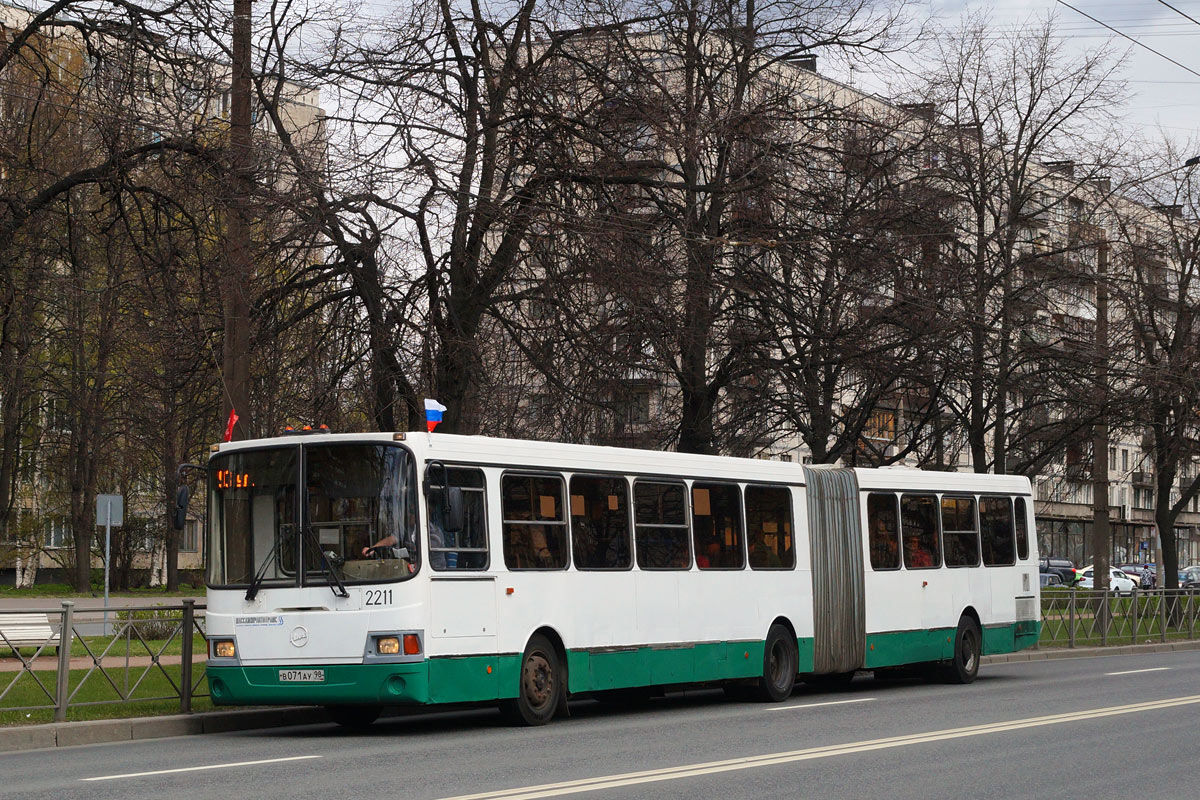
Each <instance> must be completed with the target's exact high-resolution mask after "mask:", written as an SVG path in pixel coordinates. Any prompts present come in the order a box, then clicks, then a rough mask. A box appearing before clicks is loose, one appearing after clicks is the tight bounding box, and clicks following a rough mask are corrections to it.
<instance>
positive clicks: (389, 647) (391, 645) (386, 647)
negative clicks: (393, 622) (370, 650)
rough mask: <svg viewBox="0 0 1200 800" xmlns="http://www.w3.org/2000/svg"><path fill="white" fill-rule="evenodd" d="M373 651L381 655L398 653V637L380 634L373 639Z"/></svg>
mask: <svg viewBox="0 0 1200 800" xmlns="http://www.w3.org/2000/svg"><path fill="white" fill-rule="evenodd" d="M375 652H376V653H379V654H380V655H381V656H394V655H398V654H399V653H400V639H399V637H396V636H380V637H378V638H377V639H376V640H375Z"/></svg>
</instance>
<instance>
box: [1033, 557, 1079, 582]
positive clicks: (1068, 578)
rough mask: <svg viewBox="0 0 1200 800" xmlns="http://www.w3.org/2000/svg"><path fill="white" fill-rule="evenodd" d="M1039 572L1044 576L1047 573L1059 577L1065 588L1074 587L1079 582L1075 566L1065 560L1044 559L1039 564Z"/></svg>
mask: <svg viewBox="0 0 1200 800" xmlns="http://www.w3.org/2000/svg"><path fill="white" fill-rule="evenodd" d="M1038 571H1039V572H1040V573H1042V574H1043V575H1044V574H1046V573H1052V574H1054V575H1057V576H1058V579H1059V580H1060V581H1062V583H1063V585H1064V586H1074V585H1075V583H1076V581H1078V580H1079V575H1078V570H1076V569H1075V565H1074V564H1072V563H1071V562H1070V561H1068V560H1067V559H1065V558H1048V557H1047V558H1043V559H1042V560H1041V561H1039V562H1038Z"/></svg>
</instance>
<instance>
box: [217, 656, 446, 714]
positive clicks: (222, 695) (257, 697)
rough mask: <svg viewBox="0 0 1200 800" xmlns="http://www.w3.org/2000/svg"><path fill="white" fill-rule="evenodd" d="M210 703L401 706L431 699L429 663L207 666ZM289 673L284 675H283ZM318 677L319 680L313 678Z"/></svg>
mask: <svg viewBox="0 0 1200 800" xmlns="http://www.w3.org/2000/svg"><path fill="white" fill-rule="evenodd" d="M207 671H208V688H209V692H210V694H211V696H212V702H213V705H218V706H227V705H255V706H263V705H341V704H380V705H404V704H411V703H427V702H429V664H428V662H426V661H421V662H417V663H409V664H326V665H317V666H312V665H305V666H303V667H294V668H293V667H286V666H277V665H272V666H253V667H242V666H236V667H234V666H230V667H214V666H209V667H208V670H207ZM289 677H290V678H292V679H291V680H288V679H287V678H289ZM318 677H319V678H320V679H319V680H318V679H317V678H318Z"/></svg>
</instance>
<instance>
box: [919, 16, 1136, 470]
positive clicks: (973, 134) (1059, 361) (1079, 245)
mask: <svg viewBox="0 0 1200 800" xmlns="http://www.w3.org/2000/svg"><path fill="white" fill-rule="evenodd" d="M997 37H999V38H1000V39H1001V40H1002V41H1001V42H1000V43H998V42H997V41H996V39H997ZM1058 41H1059V40H1058V39H1057V37H1056V36H1055V35H1054V29H1053V27H1052V25H1051V24H1050V23H1048V22H1047V23H1045V24H1043V25H1041V26H1039V27H1031V28H1027V29H1024V30H1021V31H1017V32H1011V33H1003V32H998V31H996V30H995V29H994V28H992V27H991V26H989V25H988V24H987V20H986V19H974V20H971V21H969V22H967V23H966V24H965V25H964V26H963V28H962V29H960V30H957V31H954V32H949V33H947V34H946V35H944V36H943V37H941V38H939V39H938V43H937V48H936V53H935V60H934V62H933V65H932V67H931V69H930V70H929V85H928V89H927V90H926V91H925V94H924V97H925V98H927V99H928V100H929V101H931V102H933V103H934V106H935V108H936V109H938V111H939V112H940V114H942V115H944V117H941V118H939V122H940V123H941V124H940V125H939V135H938V136H937V139H936V141H934V142H933V143H932V145H931V148H930V151H929V153H928V154H927V156H926V159H925V163H924V166H925V167H926V169H927V171H928V180H929V181H930V183H932V184H934V185H940V186H942V187H944V188H945V190H946V191H947V192H949V193H951V194H953V195H954V196H955V198H956V203H955V208H954V209H953V214H954V216H955V217H956V219H957V223H958V224H957V231H956V236H955V239H954V241H953V243H951V244H950V245H948V247H947V249H946V251H945V252H944V253H943V254H942V257H943V259H944V261H945V263H946V270H945V273H944V274H945V275H946V277H947V279H949V280H952V281H954V283H953V285H952V290H953V295H954V296H953V298H952V301H951V302H948V303H947V304H946V306H945V307H944V308H943V309H942V312H943V314H945V315H947V316H948V317H950V318H952V319H953V320H954V321H955V324H956V328H957V331H958V332H957V334H956V335H954V336H951V337H948V338H947V345H948V346H947V348H946V349H945V350H944V352H943V353H942V354H941V359H942V365H943V368H945V369H947V370H949V371H950V375H952V383H951V387H952V390H953V391H952V392H950V393H949V394H948V395H947V400H948V402H949V406H950V408H951V410H952V412H953V414H954V416H955V418H956V420H957V423H958V424H959V425H961V426H962V428H963V429H964V430H965V432H966V435H967V441H968V444H969V447H970V451H971V459H972V464H973V466H974V469H975V470H977V471H988V470H995V471H997V472H1007V471H1022V472H1030V473H1032V472H1035V471H1036V470H1037V468H1038V467H1039V466H1040V465H1043V464H1044V463H1045V461H1046V460H1047V457H1048V453H1051V452H1053V451H1055V450H1057V449H1061V448H1062V447H1063V445H1064V444H1065V443H1066V442H1067V441H1069V440H1070V439H1071V437H1072V436H1077V437H1082V436H1085V434H1086V432H1087V431H1088V430H1089V429H1090V422H1089V420H1090V419H1091V417H1092V416H1094V414H1095V410H1094V409H1093V410H1091V411H1088V412H1086V413H1083V414H1081V413H1080V408H1079V407H1073V408H1072V409H1071V410H1070V411H1069V412H1061V409H1062V408H1063V407H1064V406H1065V405H1067V404H1069V401H1070V400H1071V399H1072V393H1071V387H1072V386H1075V385H1078V380H1080V379H1087V373H1086V372H1085V371H1084V370H1085V368H1086V367H1087V366H1088V365H1089V364H1090V363H1091V362H1090V360H1089V359H1090V351H1089V354H1088V355H1087V357H1084V358H1080V357H1077V356H1075V355H1073V354H1072V353H1071V347H1070V346H1068V347H1064V348H1059V349H1058V350H1057V352H1056V351H1053V350H1051V349H1048V348H1038V347H1036V346H1035V347H1029V348H1026V347H1023V346H1022V344H1021V340H1020V337H1019V336H1018V334H1019V333H1020V332H1021V331H1022V330H1023V329H1028V328H1029V327H1031V326H1033V325H1035V324H1037V325H1050V326H1051V327H1058V328H1059V329H1060V330H1058V331H1054V332H1052V334H1051V335H1053V336H1055V337H1056V338H1057V339H1059V340H1062V339H1064V338H1065V339H1066V340H1067V341H1068V342H1069V341H1070V340H1071V339H1075V340H1076V341H1078V342H1080V343H1081V344H1086V345H1087V346H1088V347H1090V344H1091V338H1092V337H1091V335H1090V334H1088V332H1087V331H1084V330H1082V328H1084V327H1086V324H1087V323H1086V321H1083V322H1080V323H1079V326H1078V327H1080V328H1081V329H1080V330H1078V331H1074V332H1073V335H1072V332H1071V331H1070V330H1068V331H1067V332H1066V333H1067V335H1066V336H1065V337H1064V336H1063V335H1062V334H1063V331H1062V330H1061V328H1062V325H1063V323H1055V322H1054V320H1055V319H1056V318H1055V314H1056V313H1058V309H1056V308H1054V307H1052V306H1053V305H1054V302H1053V301H1054V299H1055V298H1054V297H1052V295H1054V294H1055V293H1058V299H1060V300H1063V301H1064V302H1063V303H1062V305H1064V306H1065V311H1064V313H1065V314H1066V315H1067V316H1071V315H1073V314H1074V312H1073V311H1072V310H1071V309H1072V308H1075V307H1078V306H1080V305H1081V304H1082V305H1087V301H1086V298H1082V297H1080V293H1081V291H1082V288H1081V287H1084V286H1091V285H1093V283H1094V279H1093V278H1092V277H1091V276H1090V274H1089V270H1091V269H1094V266H1093V267H1088V265H1087V264H1086V263H1082V262H1081V259H1080V258H1079V257H1078V254H1079V253H1080V252H1081V251H1087V250H1089V249H1091V248H1094V247H1095V241H1094V240H1093V239H1091V238H1089V237H1087V236H1084V235H1082V234H1081V233H1080V232H1081V231H1084V230H1085V228H1083V227H1075V228H1073V229H1072V235H1068V236H1066V237H1061V238H1059V237H1060V236H1061V232H1062V231H1063V229H1064V228H1066V227H1067V226H1066V224H1065V223H1067V221H1068V217H1071V220H1070V224H1071V225H1074V226H1081V225H1082V224H1083V223H1088V222H1089V219H1088V218H1087V215H1088V214H1090V213H1091V208H1093V207H1094V205H1095V203H1094V202H1093V203H1091V206H1090V207H1089V206H1085V205H1084V200H1083V199H1080V198H1084V197H1086V196H1087V195H1088V191H1087V189H1088V187H1091V186H1093V185H1094V184H1095V183H1096V182H1097V181H1099V180H1100V179H1102V178H1103V177H1104V176H1105V175H1106V174H1107V171H1108V170H1109V169H1110V168H1111V163H1112V153H1113V149H1112V146H1111V143H1112V142H1113V141H1115V139H1114V137H1112V136H1111V134H1110V132H1109V128H1108V127H1107V125H1106V123H1107V120H1108V109H1109V108H1110V107H1111V106H1112V105H1113V103H1114V101H1115V100H1116V99H1117V98H1118V97H1120V92H1121V91H1122V86H1121V84H1120V83H1119V82H1118V81H1116V79H1115V69H1116V65H1117V62H1116V61H1115V60H1114V59H1113V58H1112V56H1111V54H1110V53H1108V52H1107V51H1105V50H1104V49H1100V50H1096V51H1088V52H1085V53H1083V54H1082V55H1077V56H1075V55H1070V54H1067V53H1066V52H1065V51H1063V50H1062V46H1061V45H1060V44H1059V43H1058ZM1105 137H1108V138H1107V140H1106V138H1105ZM1078 152H1084V153H1086V155H1087V158H1086V161H1083V162H1080V163H1074V162H1071V161H1062V162H1060V163H1057V164H1050V163H1048V162H1052V161H1054V160H1055V159H1069V158H1072V157H1073V156H1074V154H1075V153H1078ZM1073 201H1074V202H1078V203H1079V205H1077V206H1073V205H1072V203H1073ZM1071 294H1074V295H1075V297H1074V298H1073V299H1072V298H1070V297H1069V295H1071ZM1081 300H1082V301H1083V302H1082V303H1081V302H1080V301H1081ZM1043 338H1045V337H1043ZM1034 344H1037V343H1036V342H1035V343H1034ZM1050 356H1053V357H1050ZM1055 409H1058V410H1055ZM1038 418H1043V419H1046V420H1047V421H1049V420H1051V418H1053V419H1054V421H1056V422H1063V421H1065V422H1067V424H1065V425H1057V426H1053V427H1048V426H1047V425H1035V426H1034V427H1033V428H1032V429H1030V428H1026V429H1022V428H1020V427H1019V426H1015V425H1014V420H1015V419H1030V420H1032V419H1038ZM1014 448H1015V450H1014ZM1014 452H1015V453H1016V455H1017V456H1018V457H1017V458H1016V459H1014V458H1013V455H1014Z"/></svg>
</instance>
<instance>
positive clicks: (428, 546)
mask: <svg viewBox="0 0 1200 800" xmlns="http://www.w3.org/2000/svg"><path fill="white" fill-rule="evenodd" d="M425 466H426V474H427V475H428V477H427V478H426V479H425V481H423V484H424V485H423V486H422V492H421V495H422V497H423V498H424V500H425V505H426V514H425V516H426V517H427V518H428V519H427V520H426V522H425V525H424V527H423V528H422V530H423V532H424V534H425V552H426V553H427V554H428V555H429V556H430V558H429V559H428V560H429V562H430V564H429V569H430V571H431V572H438V573H442V572H454V573H458V572H487V571H489V570H490V569H491V567H492V532H491V526H490V525H489V524H488V516H489V515H488V488H487V485H488V476H487V470H486V469H485V468H484V467H483V465H480V464H454V465H453V466H451V465H449V464H443V465H442V467H443V468H444V469H446V470H447V471H450V470H464V471H468V470H473V471H475V472H478V473H479V476H480V478H482V479H483V480H482V485H481V486H479V487H474V486H459V487H457V488H459V489H462V490H463V491H464V492H478V493H479V494H481V495H482V496H483V541H484V546H483V547H438V548H434V547H433V544H432V540H431V539H430V531H429V526H430V525H431V524H432V523H433V514H432V513H431V512H429V510H428V506H429V495H430V492H431V491H432V490H433V489H435V488H438V489H443V490H444V489H445V488H446V487H444V486H442V484H440V483H434V482H433V475H432V473H430V472H429V461H426V462H425ZM451 486H452V487H453V486H454V484H451ZM501 516H503V507H501ZM442 533H443V534H445V533H446V531H442ZM444 541H445V540H444V539H443V542H444ZM501 544H503V541H502V542H501ZM435 550H436V552H439V553H450V552H453V553H486V554H487V558H486V559H484V565H483V566H482V567H455V568H454V569H450V568H449V567H441V568H438V567H435V566H433V560H432V555H433V553H434V552H435ZM501 558H503V553H501Z"/></svg>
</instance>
